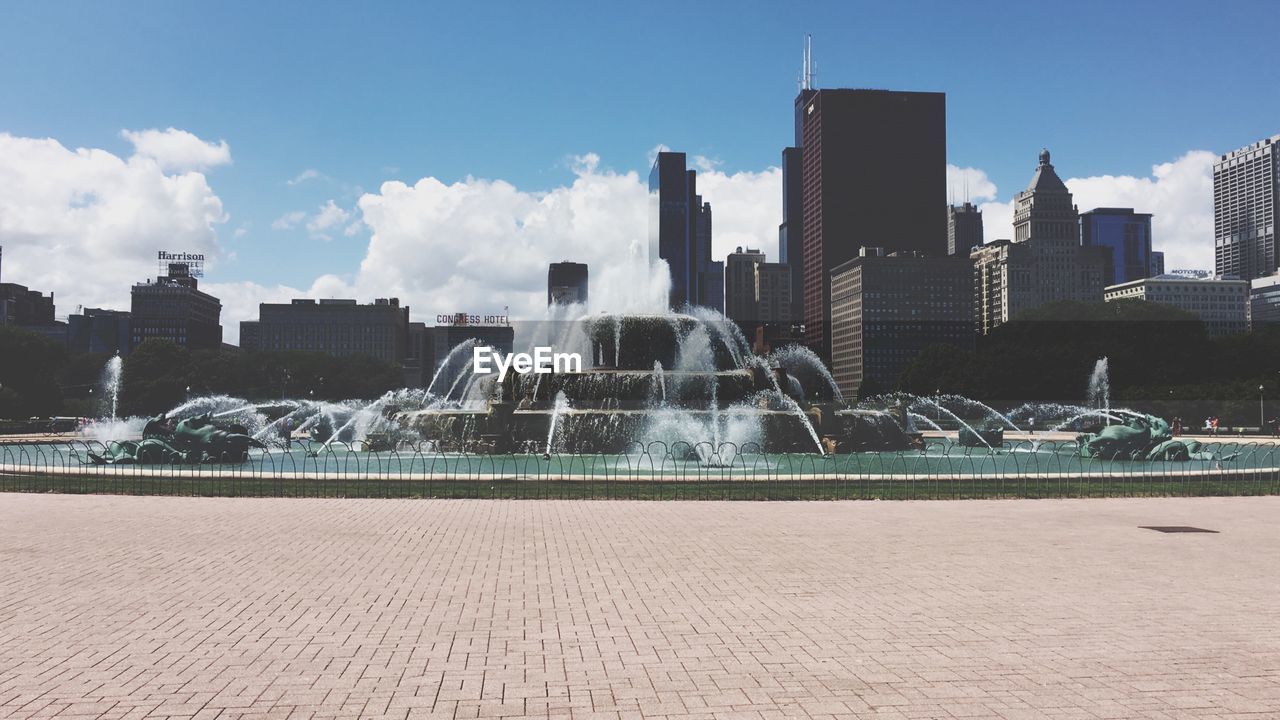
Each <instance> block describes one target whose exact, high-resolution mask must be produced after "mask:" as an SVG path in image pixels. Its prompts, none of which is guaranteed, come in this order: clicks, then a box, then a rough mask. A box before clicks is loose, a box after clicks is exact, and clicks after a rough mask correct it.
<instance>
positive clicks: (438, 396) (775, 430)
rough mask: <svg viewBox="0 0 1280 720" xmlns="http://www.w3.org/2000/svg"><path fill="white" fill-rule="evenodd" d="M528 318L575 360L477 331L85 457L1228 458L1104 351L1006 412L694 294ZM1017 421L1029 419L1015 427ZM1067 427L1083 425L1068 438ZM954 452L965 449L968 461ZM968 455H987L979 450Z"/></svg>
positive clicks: (156, 426)
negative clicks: (424, 374)
mask: <svg viewBox="0 0 1280 720" xmlns="http://www.w3.org/2000/svg"><path fill="white" fill-rule="evenodd" d="M531 334H532V337H530V338H526V340H527V341H528V343H529V345H530V346H531V347H537V346H544V347H549V348H554V349H555V350H556V351H557V352H563V353H568V354H573V355H576V356H577V357H578V358H580V359H581V364H580V366H579V367H575V368H573V369H572V371H568V370H566V369H563V368H562V369H561V370H560V371H555V370H553V369H551V368H544V369H545V370H548V371H546V372H534V371H529V370H528V369H527V368H526V370H527V371H526V372H518V371H516V370H515V369H510V370H509V371H507V372H506V373H505V374H499V373H496V372H478V371H477V364H476V363H475V362H473V359H474V357H475V356H476V354H477V352H476V351H477V350H478V349H482V348H480V346H479V345H478V343H477V341H475V340H467V341H465V342H462V343H460V344H458V345H457V346H456V347H454V348H453V349H452V351H451V352H450V353H449V354H448V356H447V357H446V358H445V359H444V361H443V362H441V363H440V364H439V367H437V369H436V372H435V375H434V377H433V378H432V379H431V382H430V384H429V386H428V387H427V388H425V389H403V390H398V391H394V392H390V393H387V394H386V395H384V396H383V397H381V398H378V399H377V400H374V401H344V402H327V401H312V400H288V399H282V400H271V401H265V402H251V401H248V400H243V399H239V398H233V397H227V396H209V397H200V398H195V399H192V400H190V401H188V402H186V403H183V404H182V405H180V406H178V407H176V408H173V409H172V410H170V411H169V412H167V413H165V414H164V415H161V416H159V417H157V418H151V419H149V420H146V419H134V420H126V421H122V422H118V423H115V424H112V425H107V426H106V427H107V429H106V430H105V431H104V432H106V433H108V435H109V436H108V437H101V438H99V439H100V441H101V443H100V447H96V448H91V449H89V450H88V452H86V453H83V454H82V459H83V460H84V461H85V462H88V463H93V464H100V465H201V464H232V465H235V464H243V463H250V464H252V463H255V462H257V463H259V464H266V463H268V462H271V463H274V462H275V461H274V460H273V459H272V458H274V457H277V456H279V453H280V452H281V451H284V452H285V454H286V456H288V453H298V452H302V453H305V455H306V456H307V457H310V458H313V459H314V458H319V459H318V460H313V463H315V464H318V463H327V462H328V460H325V459H324V458H328V457H336V456H343V457H346V456H348V455H350V454H352V453H365V454H367V455H368V456H370V457H377V456H378V455H379V453H391V454H392V455H395V456H396V457H402V456H403V455H404V454H405V453H411V454H413V455H414V456H422V455H432V456H437V457H462V458H469V457H493V458H506V460H503V461H501V462H504V463H507V464H510V462H511V461H515V459H518V458H521V457H525V458H542V459H544V460H547V461H550V460H552V458H565V457H575V456H576V457H582V456H595V457H597V458H607V457H613V458H632V457H635V456H638V455H646V456H649V457H650V459H651V460H652V458H660V459H661V460H660V462H659V464H660V465H661V464H664V463H692V464H694V465H696V466H698V467H706V468H715V467H730V468H742V467H745V466H746V465H747V464H748V463H750V464H753V466H755V467H764V468H766V469H767V468H771V467H773V468H776V467H781V466H793V465H794V464H795V462H796V459H797V458H811V460H809V461H805V467H807V468H810V469H811V470H812V471H814V472H820V471H830V470H832V469H833V468H834V471H835V472H843V471H845V470H847V469H849V468H851V467H855V466H856V467H859V468H865V467H881V468H884V467H885V466H886V463H889V462H896V461H892V458H898V459H899V460H900V459H901V458H903V457H906V456H910V455H911V454H913V453H914V454H915V455H916V456H919V457H922V458H924V459H925V460H927V461H928V462H925V463H924V464H923V465H920V464H915V465H912V466H910V468H909V467H908V466H907V465H906V464H905V463H903V462H896V464H894V465H892V467H891V468H890V470H889V472H890V473H891V474H896V473H903V474H912V473H917V472H925V473H934V472H947V471H951V472H970V473H973V472H980V471H982V469H983V468H987V467H988V466H990V467H992V468H995V470H996V471H997V472H1008V471H1009V470H1010V468H1012V470H1013V471H1015V472H1022V471H1024V470H1025V469H1026V468H1029V467H1041V466H1042V465H1045V466H1055V467H1057V466H1060V464H1061V459H1062V458H1063V457H1074V458H1076V461H1077V462H1080V461H1081V460H1088V461H1091V462H1092V461H1105V462H1108V463H1113V462H1122V463H1133V464H1134V465H1133V467H1136V464H1139V463H1188V462H1192V463H1196V462H1198V463H1217V464H1220V463H1221V462H1222V461H1224V460H1230V459H1233V455H1232V454H1231V453H1219V452H1216V451H1214V450H1211V449H1209V448H1206V447H1203V446H1202V445H1201V444H1200V443H1198V442H1195V441H1191V440H1183V439H1181V438H1178V437H1175V436H1174V433H1173V431H1172V429H1171V428H1170V426H1169V424H1168V423H1167V422H1165V421H1164V420H1162V419H1160V418H1157V417H1153V416H1150V415H1146V414H1144V413H1140V412H1135V411H1132V410H1127V409H1123V408H1113V407H1111V403H1110V397H1109V392H1108V389H1109V385H1108V382H1107V374H1108V372H1107V370H1108V368H1107V365H1106V359H1105V358H1102V359H1100V360H1099V362H1098V364H1097V365H1096V366H1095V367H1094V368H1093V370H1092V372H1091V373H1090V375H1089V381H1088V390H1087V396H1088V399H1087V400H1086V401H1085V404H1082V405H1064V404H1055V403H1028V404H1025V405H1023V406H1020V407H1018V408H1014V409H1012V410H1010V411H1007V412H1001V411H998V410H996V409H994V408H992V407H990V406H988V405H986V404H984V403H982V402H980V401H978V400H974V399H971V398H967V397H963V396H959V395H937V396H915V395H910V394H906V393H891V394H887V395H882V396H877V397H872V398H866V399H862V400H861V401H858V402H851V401H849V400H847V399H845V398H843V397H842V396H841V394H840V391H839V389H838V388H837V386H836V383H835V382H834V380H833V378H832V377H831V374H830V373H829V372H828V371H827V369H826V367H825V366H824V365H823V364H822V362H821V361H820V360H819V359H818V358H817V357H816V356H815V355H814V354H813V353H812V352H810V351H809V350H807V349H806V348H804V347H801V346H787V347H783V348H780V349H778V350H775V351H774V352H771V353H770V354H768V355H763V356H762V355H757V354H755V353H753V352H752V350H751V348H750V346H749V345H748V343H747V342H746V340H745V338H744V337H743V335H742V334H741V332H740V331H739V330H738V328H737V326H736V325H734V324H733V323H732V322H729V321H728V320H726V319H725V318H724V317H723V316H722V315H720V314H719V313H716V312H712V311H708V310H705V309H701V308H693V309H690V310H689V312H685V313H671V312H666V313H643V312H636V313H594V314H590V313H581V314H578V315H575V317H574V318H573V319H572V320H568V321H555V322H547V323H544V324H541V325H538V326H536V329H535V330H534V331H533V332H532V333H531ZM483 349H486V350H487V349H488V348H483ZM119 376H120V367H119V359H118V358H114V359H113V360H112V367H109V368H108V371H107V372H105V373H104V383H107V382H108V381H109V382H110V383H111V384H112V386H113V388H114V387H118V384H119ZM110 392H111V393H112V396H113V397H114V389H111V390H110ZM112 405H113V406H114V400H113V402H112ZM1037 417H1038V418H1040V419H1041V420H1042V422H1048V423H1050V424H1049V425H1048V427H1047V429H1048V430H1049V431H1050V433H1051V434H1052V433H1053V431H1058V433H1059V434H1058V435H1054V437H1056V438H1057V439H1056V440H1053V441H1045V440H1043V439H1042V438H1044V437H1045V435H1044V434H1043V433H1042V434H1041V436H1039V438H1035V439H1032V436H1029V435H1026V434H1022V433H1023V430H1022V428H1020V427H1019V425H1018V423H1019V422H1022V423H1024V424H1034V420H1033V418H1037ZM1045 427H1046V426H1045V425H1041V428H1045ZM1006 431H1008V432H1010V433H1019V434H1021V436H1020V438H1015V439H1014V440H1012V442H1010V441H1008V440H1006V438H1005V433H1006ZM1063 433H1066V434H1067V437H1069V438H1073V439H1071V440H1067V441H1065V442H1064V441H1062V440H1061V437H1062V434H1063ZM121 434H126V435H127V434H132V435H133V436H134V437H117V436H118V435H121ZM138 435H140V438H139V437H137V436H138ZM272 453H276V455H272ZM961 457H963V458H964V459H965V462H967V463H968V464H967V466H965V465H963V464H962V465H957V462H956V461H957V459H958V458H961ZM745 458H752V459H751V460H747V459H745ZM856 458H862V459H856ZM975 458H986V459H984V460H981V465H977V464H975ZM833 460H834V461H835V463H834V464H831V461H833ZM815 461H816V462H818V463H821V465H814V464H813V463H814V462H815ZM291 462H294V461H291ZM302 462H303V464H304V465H305V461H302ZM344 462H348V461H345V460H344ZM876 463H878V466H877V465H876ZM1054 463H1057V465H1054ZM295 464H296V463H295ZM911 468H917V469H911ZM919 468H922V469H919Z"/></svg>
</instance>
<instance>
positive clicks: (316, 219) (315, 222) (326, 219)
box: [307, 200, 351, 240]
mask: <svg viewBox="0 0 1280 720" xmlns="http://www.w3.org/2000/svg"><path fill="white" fill-rule="evenodd" d="M350 219H351V213H349V212H347V211H346V210H343V209H342V208H340V207H338V205H337V204H336V203H335V202H334V201H332V200H329V201H327V202H326V203H325V204H324V205H321V206H320V209H319V210H317V211H316V213H315V215H312V216H311V218H310V219H309V220H307V231H308V232H310V233H311V236H312V237H314V238H318V239H321V240H328V239H329V235H328V234H327V233H326V231H327V230H329V229H330V228H333V227H334V226H336V225H344V224H346V222H347V221H348V220H350Z"/></svg>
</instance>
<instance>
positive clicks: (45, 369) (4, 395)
mask: <svg viewBox="0 0 1280 720" xmlns="http://www.w3.org/2000/svg"><path fill="white" fill-rule="evenodd" d="M66 362H67V349H66V347H64V346H63V345H61V344H59V343H57V342H56V341H54V340H51V339H49V338H47V337H45V336H44V335H41V334H39V333H34V332H31V331H29V330H23V329H21V328H14V327H0V417H3V418H11V419H19V418H27V417H31V416H35V415H39V416H49V415H56V414H58V413H59V412H61V410H62V391H61V389H60V388H59V386H58V375H59V373H60V372H61V371H62V368H63V367H64V366H65V365H66Z"/></svg>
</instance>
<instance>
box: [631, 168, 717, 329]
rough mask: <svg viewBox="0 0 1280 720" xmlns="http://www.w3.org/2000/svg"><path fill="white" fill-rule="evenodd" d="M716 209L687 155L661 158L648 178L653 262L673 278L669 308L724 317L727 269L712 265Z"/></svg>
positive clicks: (650, 252) (650, 249) (650, 254)
mask: <svg viewBox="0 0 1280 720" xmlns="http://www.w3.org/2000/svg"><path fill="white" fill-rule="evenodd" d="M711 218H712V215H711V203H709V202H703V200H702V196H701V195H699V194H698V173H697V171H695V170H690V169H688V168H687V167H686V163H685V154H684V153H682V152H660V153H658V156H657V158H655V159H654V162H653V168H652V169H651V170H650V172H649V259H650V261H651V262H652V261H656V260H658V259H662V260H665V261H666V263H667V268H668V270H669V271H670V273H671V293H670V297H669V299H668V300H669V305H670V307H671V308H672V309H673V310H679V309H682V308H684V307H685V306H686V305H701V306H704V307H710V308H715V309H716V310H719V311H721V312H723V311H724V263H723V262H720V261H715V260H712V259H711V258H712V245H711V241H712V222H711Z"/></svg>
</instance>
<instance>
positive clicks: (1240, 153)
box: [1213, 135, 1280, 280]
mask: <svg viewBox="0 0 1280 720" xmlns="http://www.w3.org/2000/svg"><path fill="white" fill-rule="evenodd" d="M1277 145H1280V135H1273V136H1271V137H1269V138H1266V139H1264V140H1260V141H1258V142H1256V143H1253V144H1252V145H1249V146H1247V147H1242V148H1240V149H1239V150H1235V151H1232V152H1229V153H1227V154H1225V155H1222V156H1220V157H1219V158H1218V160H1217V161H1216V162H1214V164H1213V254H1214V272H1215V273H1216V274H1217V275H1219V276H1228V275H1230V276H1236V277H1240V278H1242V279H1244V280H1252V279H1253V278H1257V277H1264V276H1266V275H1270V274H1272V273H1274V272H1275V271H1276V268H1277V256H1276V210H1277V207H1276V206H1277V204H1278V203H1280V153H1277Z"/></svg>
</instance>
